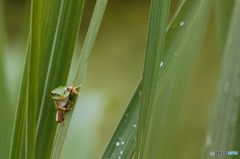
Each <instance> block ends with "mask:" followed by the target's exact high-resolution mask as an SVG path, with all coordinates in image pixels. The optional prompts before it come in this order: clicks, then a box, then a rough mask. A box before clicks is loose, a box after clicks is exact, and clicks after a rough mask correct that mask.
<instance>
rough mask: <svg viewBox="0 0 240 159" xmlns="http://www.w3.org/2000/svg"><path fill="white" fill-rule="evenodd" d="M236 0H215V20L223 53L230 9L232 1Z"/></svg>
mask: <svg viewBox="0 0 240 159" xmlns="http://www.w3.org/2000/svg"><path fill="white" fill-rule="evenodd" d="M235 1H236V0H228V1H226V0H217V1H215V2H216V6H217V20H218V30H219V31H218V32H219V36H220V38H219V40H220V47H221V50H222V51H221V52H222V53H223V51H224V50H223V49H224V46H225V44H226V39H227V35H228V31H229V24H230V19H231V16H232V10H233V8H234V3H235Z"/></svg>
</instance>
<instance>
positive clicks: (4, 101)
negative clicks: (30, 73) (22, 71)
mask: <svg viewBox="0 0 240 159" xmlns="http://www.w3.org/2000/svg"><path fill="white" fill-rule="evenodd" d="M3 13H4V10H3V2H2V0H0V35H1V36H0V87H1V90H2V91H1V92H0V101H1V105H2V107H1V111H2V112H4V113H2V115H1V116H0V121H3V122H1V123H0V127H1V128H3V129H1V133H0V141H1V144H0V158H8V156H9V148H10V141H11V128H10V127H9V123H8V122H5V121H6V120H8V121H9V115H10V114H11V113H12V112H11V111H10V110H9V109H8V108H9V107H10V106H11V105H10V102H9V98H8V97H9V96H8V94H9V91H8V89H7V85H6V78H5V77H6V76H5V75H6V73H5V67H4V66H5V60H4V59H5V52H6V44H7V43H6V35H5V31H6V30H5V23H4V22H5V21H4V15H3Z"/></svg>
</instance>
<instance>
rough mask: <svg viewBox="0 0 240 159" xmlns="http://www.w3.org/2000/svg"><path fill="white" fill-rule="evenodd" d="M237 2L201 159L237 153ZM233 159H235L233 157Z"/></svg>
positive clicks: (239, 13) (239, 25)
mask: <svg viewBox="0 0 240 159" xmlns="http://www.w3.org/2000/svg"><path fill="white" fill-rule="evenodd" d="M239 17H240V1H239V0H236V3H235V6H234V10H233V14H232V18H231V23H230V26H229V32H228V35H227V40H226V45H225V49H224V55H223V59H222V65H221V70H220V76H219V80H218V86H217V90H216V93H215V95H216V96H215V101H214V106H213V111H212V116H211V120H210V124H209V128H208V132H207V136H206V142H205V146H204V151H203V154H202V159H207V158H224V157H225V156H222V157H220V156H218V155H216V156H214V157H212V156H210V155H209V153H210V150H215V151H239V146H240V144H239V143H240V142H239V141H240V138H239V130H240V127H239V123H240V120H239V111H240V107H239V106H240V62H239V61H240V53H239V50H240V45H239V40H240V39H239V37H240V31H239V28H240V21H239ZM232 158H234V156H232Z"/></svg>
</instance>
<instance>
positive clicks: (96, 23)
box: [51, 0, 107, 159]
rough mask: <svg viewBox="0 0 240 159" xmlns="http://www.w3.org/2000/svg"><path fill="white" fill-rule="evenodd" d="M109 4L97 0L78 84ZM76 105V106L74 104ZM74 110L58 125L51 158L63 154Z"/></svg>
mask: <svg viewBox="0 0 240 159" xmlns="http://www.w3.org/2000/svg"><path fill="white" fill-rule="evenodd" d="M106 5H107V0H97V2H96V5H95V9H94V12H93V15H92V19H91V22H90V25H89V29H88V32H87V36H86V39H85V42H84V45H83V49H82V53H81V56H80V58H79V62H78V66H77V72H76V74H75V79H74V81H75V85H78V84H80V83H82V82H83V78H84V75H85V72H86V69H87V64H88V59H89V56H90V54H91V51H92V48H93V45H94V42H95V39H96V36H97V33H98V30H99V27H100V24H101V20H102V17H103V14H104V11H105V8H106ZM76 100H77V98H76V97H75V98H74V99H73V101H74V103H76ZM73 107H74V106H73ZM72 113H73V112H72V111H70V112H68V115H67V116H66V118H65V119H66V120H65V122H64V123H65V124H64V127H62V126H58V129H57V132H56V136H55V139H54V145H53V149H52V154H51V158H56V159H57V158H59V156H60V154H61V149H62V146H63V144H64V140H65V138H66V135H67V132H68V128H69V124H70V121H71V118H72Z"/></svg>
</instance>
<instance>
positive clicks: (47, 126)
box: [35, 0, 84, 158]
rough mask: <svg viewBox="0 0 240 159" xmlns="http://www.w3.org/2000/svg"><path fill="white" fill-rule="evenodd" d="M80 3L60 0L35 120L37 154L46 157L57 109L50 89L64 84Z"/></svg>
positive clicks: (69, 63)
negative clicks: (38, 111)
mask: <svg viewBox="0 0 240 159" xmlns="http://www.w3.org/2000/svg"><path fill="white" fill-rule="evenodd" d="M83 3H84V0H79V1H67V0H63V1H62V2H61V9H60V13H59V17H58V24H57V28H56V34H55V38H54V43H53V47H52V48H51V57H50V60H49V65H48V70H47V74H46V80H45V85H44V90H43V96H42V101H41V109H40V114H39V118H38V124H37V136H36V156H35V157H36V158H49V157H50V155H51V150H52V149H51V148H52V146H53V141H54V137H55V132H56V128H57V124H56V121H55V113H56V110H55V106H54V103H53V101H52V99H51V90H53V89H54V88H56V87H58V86H59V85H66V81H67V77H68V73H69V68H70V65H71V59H72V55H73V51H74V47H75V43H76V38H77V33H78V29H79V24H80V19H81V15H82V9H83ZM52 5H54V4H52ZM52 7H55V6H52ZM55 18H57V17H55ZM59 68H60V69H59Z"/></svg>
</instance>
